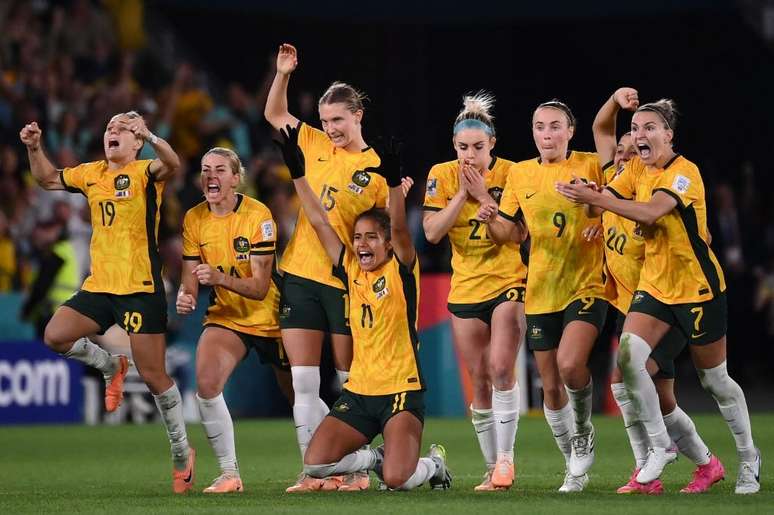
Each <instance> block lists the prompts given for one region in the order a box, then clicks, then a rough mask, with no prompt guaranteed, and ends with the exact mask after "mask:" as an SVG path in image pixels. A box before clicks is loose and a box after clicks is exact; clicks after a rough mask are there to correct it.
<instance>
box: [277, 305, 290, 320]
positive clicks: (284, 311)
mask: <svg viewBox="0 0 774 515" xmlns="http://www.w3.org/2000/svg"><path fill="white" fill-rule="evenodd" d="M289 316H290V306H288V305H287V304H285V305H283V306H282V309H280V314H279V317H280V318H282V319H287V318H288V317H289Z"/></svg>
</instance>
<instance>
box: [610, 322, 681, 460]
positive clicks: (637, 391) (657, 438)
mask: <svg viewBox="0 0 774 515" xmlns="http://www.w3.org/2000/svg"><path fill="white" fill-rule="evenodd" d="M651 351H652V349H651V348H650V345H648V343H647V342H646V341H645V340H643V339H642V338H640V337H639V336H637V335H636V334H632V333H623V334H622V335H621V345H620V347H619V349H618V366H619V367H620V368H621V372H623V376H624V384H625V385H626V389H627V390H628V392H629V398H630V399H631V400H632V402H633V403H634V406H635V409H636V412H637V418H638V419H639V420H640V421H641V422H642V424H643V425H644V426H645V429H646V430H647V431H648V438H650V443H651V445H652V446H653V447H661V448H663V449H667V448H669V447H670V443H671V442H670V440H669V434H667V430H666V426H665V425H664V419H663V417H662V416H661V410H660V408H659V402H658V393H656V386H655V385H654V384H653V379H651V377H650V374H648V371H647V370H646V368H645V362H646V361H647V360H648V357H649V356H650V353H651Z"/></svg>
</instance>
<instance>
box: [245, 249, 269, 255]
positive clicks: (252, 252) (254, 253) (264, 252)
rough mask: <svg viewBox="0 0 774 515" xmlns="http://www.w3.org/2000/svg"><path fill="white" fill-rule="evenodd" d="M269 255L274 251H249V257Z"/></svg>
mask: <svg viewBox="0 0 774 515" xmlns="http://www.w3.org/2000/svg"><path fill="white" fill-rule="evenodd" d="M269 254H274V249H271V250H251V251H250V255H251V256H268V255H269Z"/></svg>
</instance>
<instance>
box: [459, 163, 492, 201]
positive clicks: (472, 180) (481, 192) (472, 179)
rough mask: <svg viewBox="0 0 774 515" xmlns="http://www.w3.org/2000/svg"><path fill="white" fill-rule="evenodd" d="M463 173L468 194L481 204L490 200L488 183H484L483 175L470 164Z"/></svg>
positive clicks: (464, 167)
mask: <svg viewBox="0 0 774 515" xmlns="http://www.w3.org/2000/svg"><path fill="white" fill-rule="evenodd" d="M462 173H463V175H464V176H465V180H466V182H467V189H468V193H469V194H470V196H471V197H473V198H474V199H476V200H478V201H479V202H480V203H484V202H486V201H488V200H490V198H489V193H487V191H486V183H485V182H484V176H483V175H481V174H480V173H479V172H478V171H477V170H475V169H474V168H473V167H472V166H470V165H468V164H466V165H465V166H463V167H462Z"/></svg>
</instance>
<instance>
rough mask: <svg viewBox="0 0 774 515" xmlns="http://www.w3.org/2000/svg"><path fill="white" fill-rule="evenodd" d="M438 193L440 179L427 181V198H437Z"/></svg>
mask: <svg viewBox="0 0 774 515" xmlns="http://www.w3.org/2000/svg"><path fill="white" fill-rule="evenodd" d="M437 192H438V179H436V178H435V177H433V178H432V179H427V196H428V197H435V194H436V193H437ZM498 202H499V201H498Z"/></svg>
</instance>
